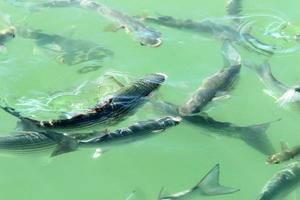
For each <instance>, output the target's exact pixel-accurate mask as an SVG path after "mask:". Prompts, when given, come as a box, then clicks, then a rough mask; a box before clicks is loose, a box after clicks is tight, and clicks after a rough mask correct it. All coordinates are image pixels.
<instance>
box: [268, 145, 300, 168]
mask: <svg viewBox="0 0 300 200" xmlns="http://www.w3.org/2000/svg"><path fill="white" fill-rule="evenodd" d="M299 155H300V145H297V146H294V147H291V148H289V147H288V145H287V144H286V143H281V152H278V153H275V154H273V155H270V156H269V157H268V158H267V163H269V164H280V163H282V162H285V161H288V160H291V159H294V158H295V157H297V156H299Z"/></svg>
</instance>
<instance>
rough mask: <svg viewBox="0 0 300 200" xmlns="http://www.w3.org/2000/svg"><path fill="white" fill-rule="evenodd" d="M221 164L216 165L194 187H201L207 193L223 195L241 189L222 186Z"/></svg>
mask: <svg viewBox="0 0 300 200" xmlns="http://www.w3.org/2000/svg"><path fill="white" fill-rule="evenodd" d="M219 177H220V164H217V165H215V166H214V167H213V168H212V169H211V170H210V171H209V172H208V173H207V174H206V175H205V176H204V177H203V178H202V180H201V181H200V182H199V183H198V184H197V185H196V186H195V187H194V188H193V190H195V189H198V188H199V189H200V190H201V191H202V192H203V193H205V194H206V195H222V194H230V193H234V192H238V191H240V190H239V189H235V188H231V187H226V186H222V185H220V183H219Z"/></svg>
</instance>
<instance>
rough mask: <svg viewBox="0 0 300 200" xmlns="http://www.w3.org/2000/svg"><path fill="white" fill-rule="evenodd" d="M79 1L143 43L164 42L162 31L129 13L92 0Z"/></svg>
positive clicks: (82, 5)
mask: <svg viewBox="0 0 300 200" xmlns="http://www.w3.org/2000/svg"><path fill="white" fill-rule="evenodd" d="M79 3H80V5H81V7H83V8H86V9H89V10H93V11H96V12H98V13H99V14H101V15H102V16H104V17H105V18H107V19H108V20H111V21H113V22H114V23H116V24H117V25H118V28H124V29H125V30H126V32H127V33H128V34H130V35H131V36H132V37H133V38H134V39H135V40H137V41H139V42H140V44H141V45H146V46H151V47H158V46H160V45H161V44H162V40H161V33H160V32H158V31H156V30H154V29H151V28H148V27H146V26H145V25H144V24H143V23H142V22H140V21H138V20H137V19H135V18H133V17H130V16H129V15H127V14H124V13H122V12H120V11H117V10H114V9H111V8H109V7H108V6H106V5H104V4H101V3H97V2H94V1H90V0H80V2H79Z"/></svg>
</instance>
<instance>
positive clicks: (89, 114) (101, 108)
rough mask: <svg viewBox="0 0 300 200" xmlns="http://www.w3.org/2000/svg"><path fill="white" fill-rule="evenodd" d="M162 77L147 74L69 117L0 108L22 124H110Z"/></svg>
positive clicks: (128, 111)
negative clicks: (40, 116) (49, 117)
mask: <svg viewBox="0 0 300 200" xmlns="http://www.w3.org/2000/svg"><path fill="white" fill-rule="evenodd" d="M166 78H167V76H166V75H164V74H161V73H154V74H148V75H146V76H144V77H142V78H140V79H138V80H136V81H135V82H133V83H131V84H129V85H128V86H126V87H124V88H122V89H121V90H120V91H117V92H116V93H115V94H113V95H112V96H109V97H107V98H106V99H104V100H103V101H100V102H99V103H97V105H95V106H94V107H92V108H90V109H89V110H88V111H86V112H83V113H79V114H75V115H72V117H70V118H64V119H54V120H49V121H40V120H36V119H33V118H30V117H24V116H22V114H21V113H20V112H18V111H16V110H15V109H14V108H11V107H9V106H7V105H3V106H2V107H1V108H2V109H3V110H4V111H6V112H8V113H10V114H12V115H13V116H15V117H17V118H19V119H20V120H21V122H22V123H24V124H25V125H28V126H29V127H35V128H76V127H77V128H78V127H86V126H92V125H95V124H105V123H106V124H107V123H109V124H112V123H117V122H119V121H121V120H122V119H124V118H125V117H126V116H128V115H131V114H133V113H134V112H135V111H136V110H137V109H138V108H139V107H140V106H141V105H143V104H144V103H145V102H147V100H148V99H149V98H148V97H149V96H150V95H151V94H152V93H153V92H154V91H155V90H157V89H158V88H159V87H160V86H161V84H163V83H164V81H165V80H166Z"/></svg>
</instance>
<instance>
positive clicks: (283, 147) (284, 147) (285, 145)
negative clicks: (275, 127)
mask: <svg viewBox="0 0 300 200" xmlns="http://www.w3.org/2000/svg"><path fill="white" fill-rule="evenodd" d="M280 147H281V150H282V151H289V150H290V148H289V145H288V143H287V142H282V141H281V142H280Z"/></svg>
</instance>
